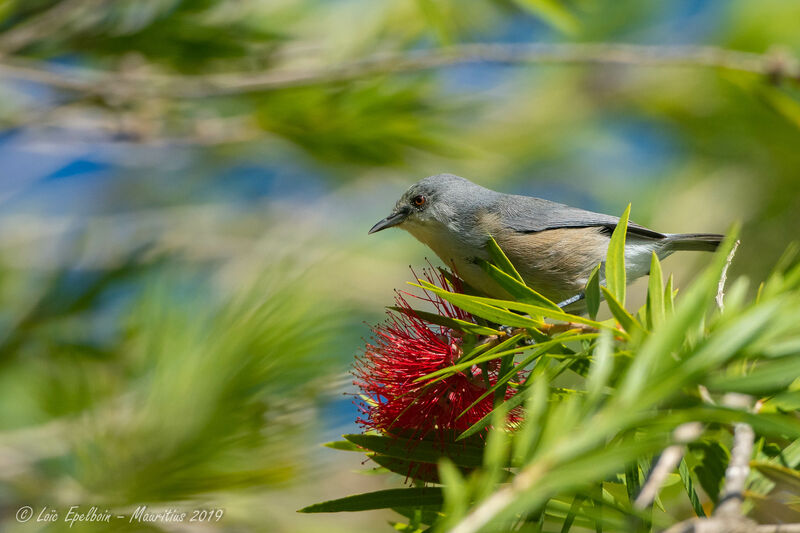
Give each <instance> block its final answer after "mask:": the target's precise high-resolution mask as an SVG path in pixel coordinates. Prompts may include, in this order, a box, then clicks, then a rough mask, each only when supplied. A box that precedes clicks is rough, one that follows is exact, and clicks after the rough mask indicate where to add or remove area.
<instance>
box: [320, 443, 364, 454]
mask: <svg viewBox="0 0 800 533" xmlns="http://www.w3.org/2000/svg"><path fill="white" fill-rule="evenodd" d="M323 446H325V447H326V448H331V449H333V450H342V451H345V452H363V451H364V450H362V449H361V448H359V447H358V446H356V445H355V444H353V443H352V442H350V441H346V440H335V441H331V442H326V443H325V444H323Z"/></svg>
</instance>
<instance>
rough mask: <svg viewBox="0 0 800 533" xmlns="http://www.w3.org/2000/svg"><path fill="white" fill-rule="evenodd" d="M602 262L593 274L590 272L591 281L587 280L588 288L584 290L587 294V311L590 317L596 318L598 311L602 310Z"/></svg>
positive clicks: (593, 270)
mask: <svg viewBox="0 0 800 533" xmlns="http://www.w3.org/2000/svg"><path fill="white" fill-rule="evenodd" d="M600 266H601V265H600V264H598V265H597V266H596V267H594V269H592V272H591V274H589V281H587V282H586V289H585V290H584V294H585V295H586V311H587V312H588V313H589V318H591V319H592V320H595V319H596V318H597V312H598V311H599V310H600V300H601V294H600Z"/></svg>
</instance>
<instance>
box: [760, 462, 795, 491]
mask: <svg viewBox="0 0 800 533" xmlns="http://www.w3.org/2000/svg"><path fill="white" fill-rule="evenodd" d="M750 466H751V467H753V468H755V469H756V470H758V472H759V473H760V474H761V475H763V476H764V477H766V478H767V479H769V480H770V481H772V482H773V483H776V484H779V485H783V486H784V487H785V488H786V489H787V490H788V491H791V492H793V493H795V494H800V472H798V471H797V470H794V469H792V468H787V467H785V466H783V465H779V464H776V463H772V462H766V461H752V462H751V463H750Z"/></svg>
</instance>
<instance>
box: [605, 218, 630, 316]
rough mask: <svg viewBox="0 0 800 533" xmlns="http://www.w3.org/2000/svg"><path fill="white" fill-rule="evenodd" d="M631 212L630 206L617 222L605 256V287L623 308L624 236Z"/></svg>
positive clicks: (624, 281)
mask: <svg viewBox="0 0 800 533" xmlns="http://www.w3.org/2000/svg"><path fill="white" fill-rule="evenodd" d="M630 212H631V204H628V207H626V208H625V212H624V213H622V216H621V217H620V218H619V222H617V227H615V228H614V233H612V234H611V240H610V241H609V243H608V253H607V255H606V287H608V292H610V293H611V294H613V295H614V298H616V300H617V301H618V302H619V303H620V304H621V305H622V307H623V308H624V307H625V288H626V278H625V236H626V234H627V232H628V216H629V215H630Z"/></svg>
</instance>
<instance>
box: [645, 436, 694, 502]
mask: <svg viewBox="0 0 800 533" xmlns="http://www.w3.org/2000/svg"><path fill="white" fill-rule="evenodd" d="M702 433H703V425H702V424H700V423H699V422H687V423H686V424H681V425H680V426H678V427H677V428H675V431H673V433H672V438H673V439H674V440H675V442H676V443H675V444H673V445H672V446H669V447H667V448H666V449H665V450H664V451H663V452H661V456H660V457H659V458H658V462H657V463H656V465H655V466H654V467H653V470H651V471H650V476H649V477H648V478H647V481H646V482H645V484H644V487H642V490H641V492H640V493H639V495H638V496H637V497H636V501H635V502H634V503H633V506H634V507H635V508H637V509H646V508H647V507H649V506H650V505H651V504H652V503H653V500H655V499H656V496H657V495H658V491H659V490H661V486H662V485H663V484H664V481H665V480H666V479H667V476H668V475H669V474H670V473H671V472H672V471H673V470H675V468H677V466H678V463H680V462H681V459H682V458H683V454H684V453H685V452H686V444H687V443H689V442H692V441H693V440H696V439H697V438H699V437H700V435H701V434H702Z"/></svg>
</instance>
